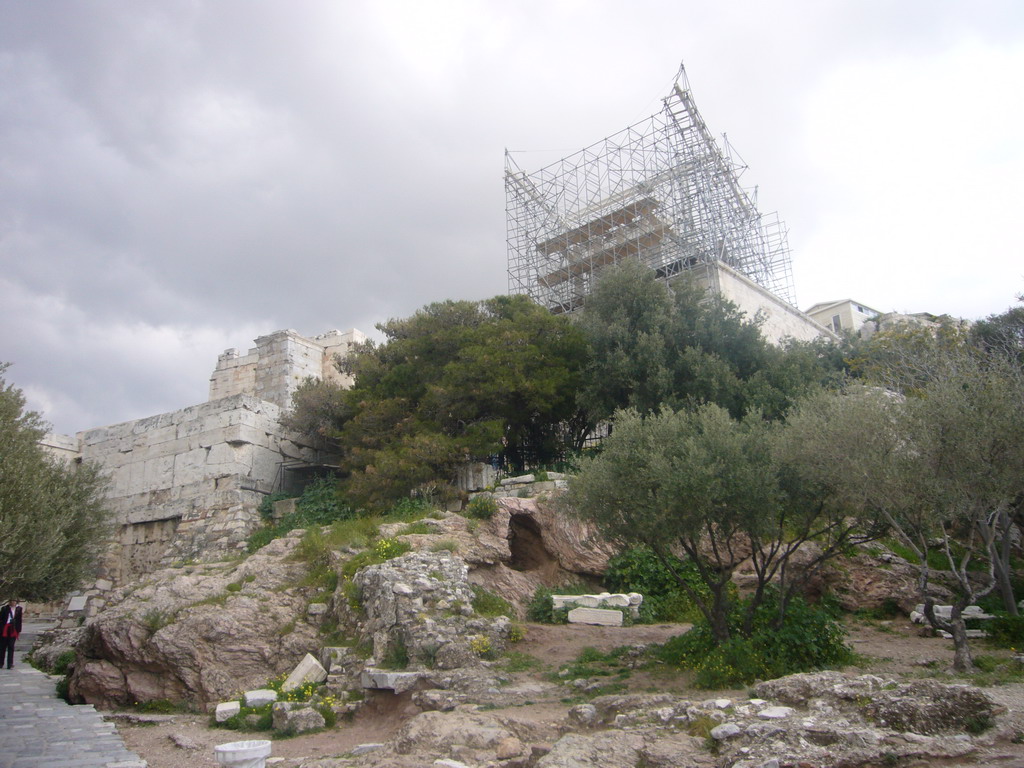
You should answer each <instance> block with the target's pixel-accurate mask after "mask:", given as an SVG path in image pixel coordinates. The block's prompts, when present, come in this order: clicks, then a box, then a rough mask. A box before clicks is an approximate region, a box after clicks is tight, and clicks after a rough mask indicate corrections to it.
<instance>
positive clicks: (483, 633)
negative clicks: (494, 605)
mask: <svg viewBox="0 0 1024 768" xmlns="http://www.w3.org/2000/svg"><path fill="white" fill-rule="evenodd" d="M468 576H469V568H468V567H467V565H466V563H465V561H463V560H462V559H461V558H458V557H454V556H452V555H450V554H447V553H433V552H409V553H407V554H404V555H402V556H400V557H396V558H394V559H392V560H388V561H386V562H384V563H380V564H379V565H371V566H368V567H366V568H364V569H362V570H361V571H359V572H358V573H357V574H356V575H355V577H354V579H353V582H354V583H355V585H356V587H357V588H358V589H359V595H360V597H359V602H360V604H361V605H362V607H363V610H364V612H365V620H364V623H363V628H364V632H365V633H367V634H369V635H370V636H372V638H373V658H374V660H375V661H376V662H377V663H380V662H381V661H382V660H384V659H387V658H388V656H389V654H393V653H394V651H395V649H396V648H397V647H402V648H404V649H405V651H406V653H407V654H408V657H409V660H410V661H412V662H413V663H414V664H415V663H420V664H426V665H428V666H433V667H436V668H438V669H442V670H444V669H456V668H459V667H465V666H472V665H474V664H478V663H479V660H480V657H481V656H490V655H493V654H496V653H498V652H500V651H501V650H502V649H503V648H504V647H505V643H506V641H507V639H508V635H509V631H510V629H511V626H512V624H511V621H510V620H509V619H508V618H507V617H505V616H499V617H496V618H481V617H478V616H475V615H474V611H473V605H472V604H473V590H472V588H471V587H470V584H469V578H468Z"/></svg>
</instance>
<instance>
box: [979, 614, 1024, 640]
mask: <svg viewBox="0 0 1024 768" xmlns="http://www.w3.org/2000/svg"><path fill="white" fill-rule="evenodd" d="M985 629H987V630H988V639H989V641H990V642H991V643H992V644H993V645H995V646H997V647H999V648H1024V616H1010V615H1008V614H1007V615H1001V616H996V617H995V618H994V619H989V621H988V622H987V623H986V624H985Z"/></svg>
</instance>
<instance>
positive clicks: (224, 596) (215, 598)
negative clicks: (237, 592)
mask: <svg viewBox="0 0 1024 768" xmlns="http://www.w3.org/2000/svg"><path fill="white" fill-rule="evenodd" d="M230 596H231V595H230V593H229V592H221V593H220V594H219V595H210V596H209V597H204V598H203V599H202V600H196V601H195V602H194V603H192V604H191V605H189V608H198V607H199V606H201V605H224V604H225V603H227V601H228V598H229V597H230Z"/></svg>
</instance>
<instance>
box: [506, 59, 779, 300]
mask: <svg viewBox="0 0 1024 768" xmlns="http://www.w3.org/2000/svg"><path fill="white" fill-rule="evenodd" d="M744 169H745V166H743V165H741V164H740V163H737V162H736V161H734V159H733V156H732V151H731V149H730V148H729V145H728V141H726V142H725V151H723V150H722V149H720V148H719V145H718V143H717V142H716V141H715V139H714V137H713V136H712V135H711V133H710V132H709V131H708V128H707V126H706V125H705V124H704V120H703V119H702V118H701V116H700V113H699V112H698V111H697V107H696V106H695V105H694V102H693V97H692V96H691V94H690V88H689V83H688V82H687V79H686V72H685V70H684V69H683V68H682V67H680V70H679V76H678V77H677V79H676V82H675V84H674V86H673V88H672V91H671V93H670V94H669V95H668V96H667V97H666V98H665V99H663V106H662V109H661V111H660V112H658V113H656V114H654V115H652V116H651V117H650V118H648V119H646V120H643V121H641V122H639V123H637V124H635V125H632V126H630V127H629V128H626V129H625V130H623V131H621V132H619V133H617V134H615V135H614V136H611V137H609V138H606V139H604V140H603V141H600V142H597V143H596V144H593V145H591V146H589V147H587V148H586V149H583V150H581V151H579V152H577V153H575V154H573V155H570V156H568V157H565V158H562V159H561V160H559V161H557V162H555V163H552V164H551V165H549V166H547V167H545V168H541V169H540V170H538V171H535V172H533V173H529V174H528V173H525V172H524V171H522V170H520V168H519V167H518V166H517V165H516V163H515V161H514V160H513V159H512V157H511V155H510V153H509V152H508V151H507V150H506V152H505V201H506V202H505V208H506V214H507V233H508V281H509V293H512V294H520V293H523V294H527V295H528V296H530V297H531V298H532V299H533V300H534V301H536V302H538V303H539V304H541V305H542V306H546V307H548V308H549V309H550V310H551V311H553V312H556V313H560V312H571V311H573V310H575V309H577V308H579V307H581V306H583V303H584V300H585V298H586V296H587V295H588V294H589V293H590V292H591V290H592V289H593V286H594V281H595V280H596V279H597V278H598V276H599V273H600V271H601V269H602V268H604V267H606V266H608V265H611V264H616V263H618V262H620V261H622V260H624V259H637V260H639V261H641V262H642V263H644V264H646V265H647V266H649V267H650V268H651V269H653V270H654V271H655V273H656V275H657V276H658V277H660V278H665V279H670V278H672V277H674V276H675V275H678V274H680V273H682V272H684V271H689V272H693V271H697V270H705V271H706V272H708V273H710V272H711V271H712V270H713V269H714V267H715V265H718V264H726V265H728V266H729V267H731V268H732V269H734V270H736V271H738V272H740V273H741V274H743V275H745V276H746V277H748V278H750V279H751V280H753V281H754V282H756V283H758V284H759V285H760V286H762V287H763V288H765V289H767V290H768V291H770V292H772V293H773V294H775V295H776V296H777V297H779V298H780V299H782V300H784V301H786V302H788V303H789V304H791V305H795V303H796V297H795V295H794V291H793V275H792V267H791V264H790V254H789V247H788V244H787V238H786V229H785V227H784V225H783V224H782V222H781V221H780V220H779V218H778V216H777V215H775V214H769V215H762V214H760V213H758V210H757V205H756V193H752V192H750V191H748V190H746V189H744V188H743V187H742V186H741V185H740V183H739V177H740V174H741V173H742V171H743V170H744ZM709 276H710V275H709ZM705 284H711V281H710V280H709V281H708V282H707V283H705Z"/></svg>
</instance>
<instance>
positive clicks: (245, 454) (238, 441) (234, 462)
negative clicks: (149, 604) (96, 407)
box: [78, 395, 313, 581]
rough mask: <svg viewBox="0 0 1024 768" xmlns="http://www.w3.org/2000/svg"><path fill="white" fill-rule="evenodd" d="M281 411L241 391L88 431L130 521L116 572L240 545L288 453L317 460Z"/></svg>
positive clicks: (87, 449)
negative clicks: (285, 425)
mask: <svg viewBox="0 0 1024 768" xmlns="http://www.w3.org/2000/svg"><path fill="white" fill-rule="evenodd" d="M280 414H281V409H280V408H279V407H278V406H276V405H274V404H273V403H269V402H266V401H262V400H259V399H257V398H255V397H252V396H250V395H235V396H232V397H228V398H221V399H219V400H215V401H213V402H209V403H203V404H201V405H195V406H192V407H190V408H184V409H182V410H179V411H173V412H171V413H164V414H161V415H159V416H153V417H151V418H147V419H139V420H137V421H130V422H125V423H123V424H114V425H112V426H108V427H100V428H98V429H91V430H88V431H86V432H81V433H79V435H78V438H79V442H80V445H81V455H82V458H83V459H85V460H87V461H91V462H95V463H96V464H98V465H99V466H100V467H101V468H102V471H103V472H104V474H106V475H107V477H108V478H109V480H110V489H109V491H108V495H107V505H108V508H109V509H110V511H111V512H112V513H113V514H114V516H115V519H116V521H117V523H118V525H119V526H120V536H119V541H118V545H119V546H118V547H117V548H116V551H115V552H113V553H112V556H111V557H110V558H108V562H107V564H106V570H107V574H106V575H108V576H109V577H111V578H114V579H115V580H118V581H120V580H121V579H123V578H124V577H126V576H129V575H132V574H138V573H143V572H146V571H148V570H151V569H152V568H153V567H155V565H156V564H157V563H159V562H161V561H164V562H167V561H173V560H180V559H187V558H197V557H200V556H209V555H211V554H214V553H222V552H231V551H234V550H235V549H236V548H238V547H239V546H240V545H241V543H242V542H244V540H245V538H246V537H247V536H248V534H249V533H251V531H252V530H253V529H254V528H255V527H256V525H257V524H258V514H257V507H258V506H259V504H260V501H261V500H262V498H263V495H264V494H265V493H268V492H270V491H271V489H272V488H273V486H274V484H275V481H276V479H277V473H278V471H279V467H280V464H281V462H282V460H285V459H300V460H308V459H310V458H312V457H313V453H312V451H311V450H310V449H308V448H306V447H305V446H303V445H301V444H300V443H299V442H297V441H296V439H295V438H294V436H289V435H287V434H286V433H285V432H284V430H283V429H282V427H281V426H280V423H279V418H280Z"/></svg>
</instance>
